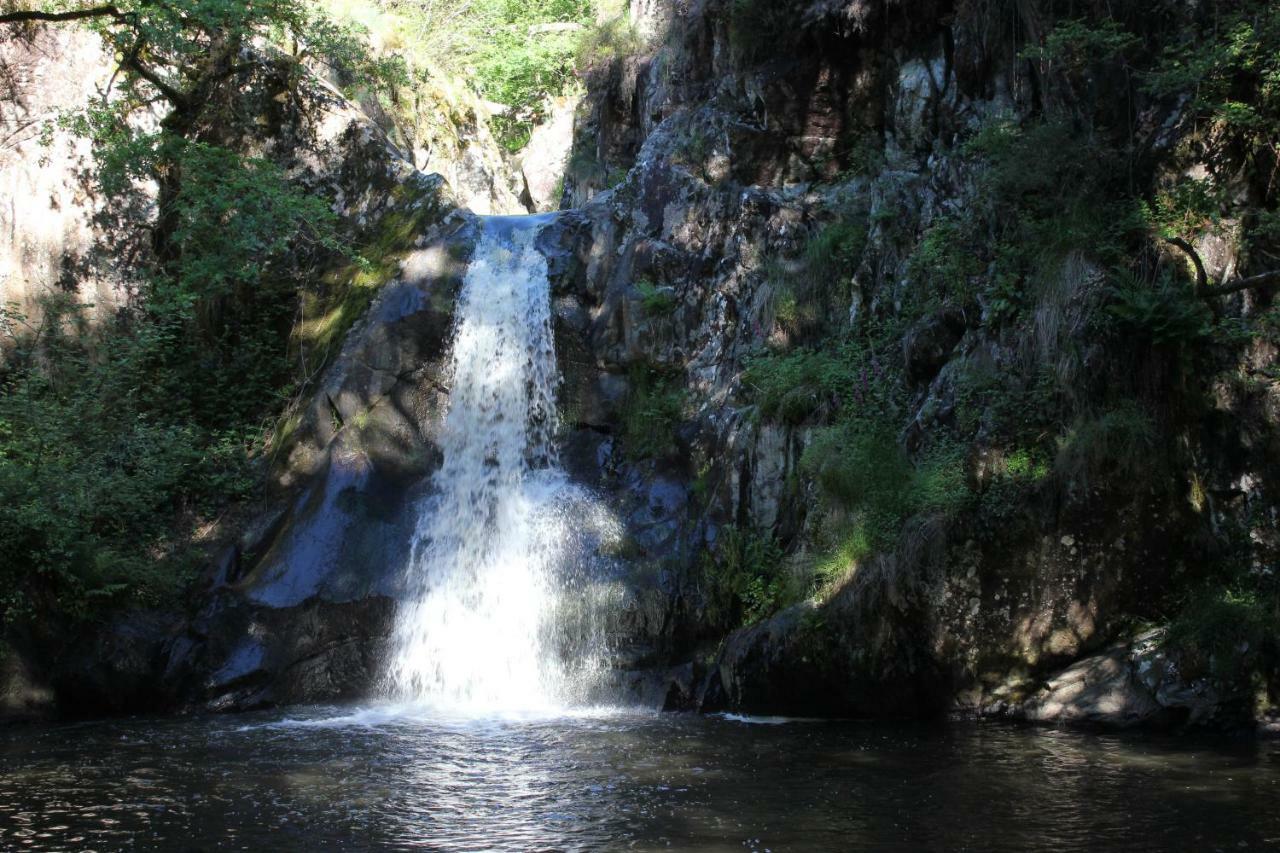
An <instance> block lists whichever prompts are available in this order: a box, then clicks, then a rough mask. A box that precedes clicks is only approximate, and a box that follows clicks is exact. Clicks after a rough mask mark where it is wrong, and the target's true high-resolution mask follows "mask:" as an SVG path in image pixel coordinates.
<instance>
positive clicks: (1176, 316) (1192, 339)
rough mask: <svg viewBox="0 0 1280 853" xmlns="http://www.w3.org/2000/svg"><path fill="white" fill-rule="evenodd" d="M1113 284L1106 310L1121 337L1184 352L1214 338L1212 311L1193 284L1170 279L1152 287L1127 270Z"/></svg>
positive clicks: (1116, 277)
mask: <svg viewBox="0 0 1280 853" xmlns="http://www.w3.org/2000/svg"><path fill="white" fill-rule="evenodd" d="M1113 281H1114V283H1113V284H1112V286H1111V287H1110V288H1109V290H1108V295H1109V296H1110V298H1111V303H1110V304H1109V305H1107V309H1106V310H1107V316H1108V317H1109V318H1110V319H1111V322H1112V323H1113V324H1114V326H1115V329H1116V331H1117V332H1118V333H1119V334H1121V335H1124V336H1127V337H1132V338H1135V339H1137V340H1139V341H1142V342H1144V343H1148V344H1153V345H1155V346H1158V347H1164V348H1166V349H1181V348H1183V347H1186V346H1189V345H1194V344H1197V343H1200V342H1201V341H1204V340H1206V339H1208V338H1209V337H1210V336H1211V335H1212V333H1213V324H1212V316H1211V315H1210V313H1209V309H1208V307H1207V306H1206V305H1205V304H1204V302H1203V301H1201V300H1200V299H1198V298H1196V296H1195V294H1194V293H1192V292H1191V287H1190V285H1187V284H1177V283H1175V282H1172V281H1170V280H1169V279H1168V278H1162V279H1161V280H1160V281H1159V282H1158V283H1157V284H1155V285H1151V284H1148V283H1146V282H1143V281H1141V280H1139V279H1138V278H1136V277H1135V276H1133V275H1130V274H1129V273H1127V272H1125V271H1119V272H1117V273H1116V275H1115V278H1114V280H1113Z"/></svg>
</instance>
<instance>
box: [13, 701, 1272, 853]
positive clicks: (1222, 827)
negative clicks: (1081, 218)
mask: <svg viewBox="0 0 1280 853" xmlns="http://www.w3.org/2000/svg"><path fill="white" fill-rule="evenodd" d="M1277 847H1280V742H1276V741H1261V742H1259V741H1252V740H1248V739H1223V740H1187V739H1177V738H1172V737H1159V736H1150V735H1145V736H1136V735H1133V736H1130V735H1125V736H1117V735H1094V734H1085V733H1079V732H1063V731H1054V730H1045V729H1024V728H1016V727H1011V726H1003V725H985V724H953V725H949V726H937V727H926V726H891V725H885V724H883V723H829V722H828V723H816V722H787V723H776V722H759V721H755V722H747V721H742V720H735V719H731V718H719V717H710V718H708V717H697V716H688V715H658V714H647V713H627V712H599V713H583V714H580V715H573V716H567V717H564V716H562V717H556V718H541V719H538V718H525V719H519V718H504V719H485V720H476V719H450V718H445V717H440V716H434V715H427V714H423V713H418V714H413V713H404V712H397V711H394V710H392V709H381V710H380V709H373V710H369V709H365V710H351V709H345V710H344V709H334V708H315V709H310V710H307V711H298V710H293V711H291V712H289V713H288V714H287V715H285V714H282V713H280V712H275V713H270V714H265V713H264V714H249V715H241V716H226V717H205V718H184V719H143V720H115V721H108V722H95V723H78V724H67V725H56V726H47V725H41V726H15V727H9V728H5V729H0V849H3V850H11V849H12V850H23V849H39V850H119V849H136V850H255V851H257V850H337V849H342V850H364V849H386V850H628V849H631V850H667V849H672V850H724V851H764V850H775V851H781V850H903V851H929V850H975V851H990V850H1010V851H1013V850H1054V851H1062V850H1089V851H1094V850H1196V851H1198V850H1224V851H1225V850H1233V851H1236V850H1259V849H1270V848H1277Z"/></svg>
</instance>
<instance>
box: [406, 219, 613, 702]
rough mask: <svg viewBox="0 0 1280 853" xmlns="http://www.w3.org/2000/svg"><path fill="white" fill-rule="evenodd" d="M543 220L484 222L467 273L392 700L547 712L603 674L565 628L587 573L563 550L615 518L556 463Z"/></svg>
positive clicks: (592, 653)
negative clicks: (540, 247)
mask: <svg viewBox="0 0 1280 853" xmlns="http://www.w3.org/2000/svg"><path fill="white" fill-rule="evenodd" d="M544 223H545V219H544V218H542V217H510V218H507V217H503V218H496V217H495V218H491V219H487V220H485V221H484V231H483V234H482V236H481V239H480V241H479V244H478V245H477V246H476V250H475V253H474V255H473V257H472V260H471V263H470V266H469V267H468V269H467V274H466V277H465V279H464V281H463V286H462V292H461V294H460V295H459V298H458V305H457V317H456V320H455V327H454V340H453V352H452V370H451V373H452V375H451V380H450V382H449V385H450V389H451V390H450V402H449V409H448V412H447V414H446V416H445V421H444V427H443V433H442V435H441V438H440V446H441V450H442V451H443V462H442V465H441V467H440V469H439V470H438V471H437V472H436V474H435V476H434V480H433V486H434V488H433V493H434V494H433V496H432V498H430V499H429V500H428V501H427V502H426V503H425V504H424V506H423V510H422V514H421V517H420V519H419V522H418V529H417V532H416V534H415V542H414V547H413V551H412V554H413V556H412V557H411V564H410V566H409V567H408V574H407V582H408V590H407V595H406V599H405V601H404V602H403V603H402V605H401V608H400V611H399V614H398V619H397V626H396V636H395V640H396V649H395V654H394V657H393V662H392V667H391V673H390V675H391V681H392V687H393V692H394V694H395V695H396V696H397V698H400V699H406V700H410V701H414V702H420V703H425V704H429V705H432V706H435V707H438V708H442V709H448V710H453V711H462V712H477V711H478V712H495V711H497V712H501V711H513V710H521V711H535V712H536V711H546V710H555V709H558V708H562V707H565V706H567V705H569V704H573V703H575V702H577V701H580V700H581V698H582V693H583V691H584V690H585V689H586V687H587V686H588V682H591V681H592V679H594V678H595V677H596V676H597V675H598V672H599V669H600V655H601V654H602V653H603V650H602V648H601V646H602V644H601V643H600V641H599V639H598V638H586V639H585V641H584V638H583V637H581V636H580V634H581V632H580V630H579V631H577V633H578V636H576V637H569V636H567V634H568V633H570V631H569V628H568V626H567V625H566V623H569V622H571V621H572V620H569V619H566V618H565V610H566V608H567V607H568V605H571V604H573V597H574V596H575V592H574V590H575V587H580V586H581V583H582V580H583V579H582V577H581V572H580V567H578V566H575V565H574V561H573V555H572V553H571V552H572V551H573V548H574V546H575V543H577V542H580V538H579V534H580V533H581V531H582V529H584V528H586V527H590V526H591V525H590V524H589V523H588V522H591V521H594V522H595V525H596V527H598V528H601V527H602V528H607V527H609V520H608V518H607V514H605V513H603V512H602V511H600V509H599V507H597V506H596V505H595V504H594V502H593V501H591V500H590V498H589V496H587V495H585V494H584V493H583V492H582V491H581V490H579V489H576V488H574V487H572V486H571V485H570V484H569V483H568V482H567V480H566V478H565V476H564V474H563V472H562V471H561V470H560V467H559V464H558V459H557V453H556V448H555V444H554V438H555V433H556V427H557V421H556V386H557V384H558V383H559V374H558V372H557V369H556V362H555V350H554V345H553V340H552V334H551V312H550V294H549V285H548V282H547V264H546V260H545V258H543V256H542V255H541V254H540V253H539V252H538V251H537V249H536V248H535V246H534V241H535V238H536V236H537V233H538V230H539V228H540V227H542V225H543V224H544ZM576 569H577V570H579V571H578V573H577V574H576V575H575V570H576ZM569 609H571V608H569ZM579 628H580V626H579Z"/></svg>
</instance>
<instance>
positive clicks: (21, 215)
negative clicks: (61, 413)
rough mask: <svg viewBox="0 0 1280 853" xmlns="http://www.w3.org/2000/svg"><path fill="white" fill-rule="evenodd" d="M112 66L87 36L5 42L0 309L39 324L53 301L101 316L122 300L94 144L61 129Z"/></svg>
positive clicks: (0, 63) (11, 37) (0, 48)
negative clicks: (100, 223)
mask: <svg viewBox="0 0 1280 853" xmlns="http://www.w3.org/2000/svg"><path fill="white" fill-rule="evenodd" d="M108 66H109V63H108V62H107V57H106V55H105V54H104V52H103V50H102V47H101V40H100V39H99V38H98V37H97V36H95V35H93V34H92V33H89V32H86V31H82V30H77V29H62V30H50V31H44V30H40V31H37V32H36V33H35V34H33V35H30V36H20V35H15V34H12V33H9V34H6V36H5V38H4V39H3V40H0V87H2V91H0V115H3V118H4V127H5V134H6V136H5V139H4V144H3V145H2V146H0V233H2V234H3V238H2V239H0V305H6V306H13V307H15V308H16V310H17V311H19V312H21V313H22V314H24V315H25V316H26V317H27V318H28V322H30V323H32V324H33V325H37V326H38V325H39V323H40V316H41V315H42V308H41V302H42V301H43V300H46V299H49V298H58V297H60V296H61V297H66V296H70V297H72V298H73V299H75V300H76V301H77V302H80V303H82V304H86V305H91V306H93V307H92V315H93V316H97V317H102V316H107V315H109V314H110V313H111V311H112V310H113V308H114V307H115V306H117V305H119V304H120V302H121V300H123V299H124V296H125V294H124V285H125V280H124V278H123V277H122V276H121V274H120V271H118V270H114V269H112V266H111V259H110V258H107V257H103V256H102V253H101V251H100V249H99V237H100V236H101V235H100V234H99V233H98V232H97V230H96V229H95V224H94V221H93V220H94V214H95V213H96V212H97V210H98V206H99V202H98V200H96V199H94V198H93V192H92V186H91V181H90V180H89V178H88V177H87V175H86V173H87V171H88V169H89V167H90V166H91V154H90V151H89V144H88V140H85V139H82V138H78V137H76V136H75V135H73V134H72V133H70V132H68V131H65V130H62V129H59V128H58V127H57V126H56V123H55V122H56V119H57V118H58V115H59V113H60V112H61V111H62V110H65V109H69V108H72V107H73V106H78V105H81V104H84V103H87V102H88V101H89V99H90V98H92V97H95V96H97V95H98V94H99V92H100V91H101V90H103V89H104V88H105V85H106V82H107V78H108V76H109V74H110V70H109V67H108ZM6 344H7V340H4V339H0V347H3V346H5V345H6Z"/></svg>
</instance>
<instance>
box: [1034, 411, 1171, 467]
mask: <svg viewBox="0 0 1280 853" xmlns="http://www.w3.org/2000/svg"><path fill="white" fill-rule="evenodd" d="M1157 438H1158V435H1157V433H1156V429H1155V425H1154V424H1153V423H1152V420H1151V418H1150V416H1148V415H1147V414H1146V413H1145V412H1143V411H1142V410H1141V409H1140V408H1139V407H1138V404H1137V403H1135V402H1133V401H1125V402H1122V403H1120V404H1118V405H1117V406H1116V407H1115V408H1113V409H1111V410H1109V411H1107V412H1104V413H1103V414H1101V415H1099V416H1097V417H1092V418H1089V417H1085V418H1081V419H1079V420H1078V421H1077V422H1076V423H1075V425H1074V426H1073V427H1072V428H1071V429H1070V430H1069V431H1068V432H1067V434H1066V436H1065V437H1063V438H1062V439H1061V440H1060V442H1059V449H1058V458H1057V462H1056V463H1055V468H1056V470H1057V474H1058V476H1059V477H1060V478H1061V479H1063V480H1064V481H1066V482H1072V481H1075V480H1083V481H1086V482H1087V481H1088V479H1089V477H1090V476H1091V475H1093V474H1098V473H1103V472H1105V473H1107V474H1108V475H1111V477H1110V479H1111V480H1112V481H1113V482H1115V483H1116V484H1118V485H1121V486H1128V487H1130V488H1136V487H1138V486H1140V485H1141V484H1143V483H1148V482H1151V481H1152V480H1153V479H1155V478H1157V477H1159V475H1160V473H1161V472H1162V471H1163V470H1164V466H1163V464H1162V460H1161V458H1160V457H1159V456H1158V455H1157Z"/></svg>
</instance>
